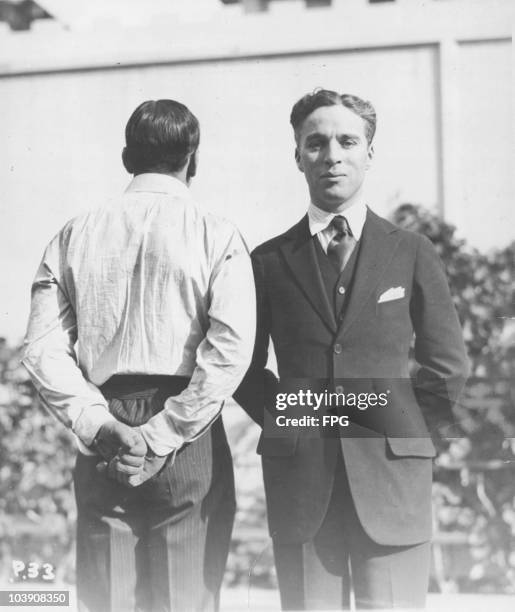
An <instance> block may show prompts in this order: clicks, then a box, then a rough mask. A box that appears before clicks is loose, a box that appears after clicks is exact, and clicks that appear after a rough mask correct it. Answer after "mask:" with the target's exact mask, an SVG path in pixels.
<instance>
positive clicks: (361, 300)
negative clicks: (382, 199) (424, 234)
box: [339, 209, 400, 336]
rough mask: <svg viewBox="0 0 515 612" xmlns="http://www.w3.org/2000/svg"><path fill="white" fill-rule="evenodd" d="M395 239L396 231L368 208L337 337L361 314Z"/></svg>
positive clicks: (382, 272)
mask: <svg viewBox="0 0 515 612" xmlns="http://www.w3.org/2000/svg"><path fill="white" fill-rule="evenodd" d="M399 240H400V236H399V234H398V232H397V228H396V227H395V226H394V225H392V224H391V223H388V222H387V221H385V220H384V219H381V217H378V216H377V215H376V214H375V213H373V212H372V211H371V210H370V209H368V211H367V218H366V221H365V225H364V227H363V234H362V236H361V245H360V250H359V255H358V261H357V263H356V270H355V274H354V283H353V286H352V291H351V293H350V296H349V302H348V304H347V308H346V309H345V313H344V316H343V321H342V323H341V328H340V333H339V335H340V336H342V335H344V334H345V333H346V331H347V330H348V329H349V327H350V326H351V325H352V323H353V322H354V321H355V320H356V318H357V317H358V315H359V314H360V313H361V312H362V311H363V306H364V305H365V302H366V301H367V300H368V299H369V298H370V296H371V295H372V293H373V291H374V290H375V288H376V287H377V285H378V283H379V281H380V280H381V277H382V276H383V274H384V272H385V270H386V268H387V267H388V265H389V264H390V261H391V259H392V257H393V254H394V252H395V249H396V248H397V245H398V243H399Z"/></svg>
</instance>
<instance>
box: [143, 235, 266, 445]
mask: <svg viewBox="0 0 515 612" xmlns="http://www.w3.org/2000/svg"><path fill="white" fill-rule="evenodd" d="M221 250H222V253H221V255H220V256H219V257H218V258H217V261H216V264H215V266H214V268H213V271H212V273H211V279H210V285H209V294H208V299H209V309H208V318H209V324H208V329H207V332H206V335H205V337H204V339H203V340H202V342H201V343H200V344H199V346H198V348H197V351H196V365H195V369H194V371H193V374H192V377H191V381H190V383H189V385H188V387H187V388H186V389H185V390H184V391H183V392H182V393H180V394H179V395H177V396H174V397H170V398H168V399H167V400H166V402H165V407H164V409H163V410H162V411H161V412H160V413H158V414H157V415H155V416H153V417H152V418H151V419H150V420H149V421H148V422H147V423H145V424H144V425H142V426H141V431H142V434H143V436H144V438H145V440H146V441H147V444H148V445H149V446H150V448H151V449H152V450H153V451H154V453H155V454H156V455H166V454H168V453H170V452H172V451H174V450H176V449H178V448H179V447H180V446H182V445H183V444H184V443H185V442H191V441H192V440H194V439H196V438H197V437H198V436H200V435H201V434H202V433H204V432H205V430H206V429H207V428H208V427H209V425H210V424H211V423H212V421H213V420H214V419H215V418H216V417H217V416H218V415H219V413H220V411H221V409H222V406H223V403H224V401H225V400H226V399H227V398H229V397H231V396H232V394H233V392H234V391H235V389H236V388H237V387H238V385H239V383H240V382H241V380H242V378H243V376H244V374H245V372H246V371H247V368H248V366H249V364H250V360H251V356H252V351H253V347H254V336H255V324H256V318H255V317H256V298H255V288H254V279H253V274H252V266H251V263H250V257H249V254H248V250H247V248H246V246H245V244H244V242H243V240H242V238H241V236H240V235H239V233H238V232H237V231H236V230H232V235H231V236H230V237H229V240H227V241H226V244H225V245H224V248H223V249H221Z"/></svg>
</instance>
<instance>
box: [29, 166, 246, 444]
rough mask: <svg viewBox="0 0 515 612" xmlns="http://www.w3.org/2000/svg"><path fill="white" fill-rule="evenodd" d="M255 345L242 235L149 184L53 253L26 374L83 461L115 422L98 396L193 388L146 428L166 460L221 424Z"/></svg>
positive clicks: (34, 308) (88, 217) (38, 299)
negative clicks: (129, 380)
mask: <svg viewBox="0 0 515 612" xmlns="http://www.w3.org/2000/svg"><path fill="white" fill-rule="evenodd" d="M254 333H255V289H254V280H253V274H252V267H251V264H250V258H249V254H248V250H247V248H246V246H245V244H244V242H243V240H242V238H241V236H240V234H239V232H238V231H237V230H236V228H235V227H234V226H233V225H232V224H230V223H229V222H228V221H226V220H224V219H222V218H220V217H217V216H214V215H212V214H208V213H205V212H203V211H202V209H201V208H200V207H199V206H198V205H197V203H196V202H195V201H194V200H193V198H192V196H191V194H190V191H189V189H188V188H187V187H186V185H184V184H183V183H182V182H180V181H179V180H177V179H175V178H172V177H170V176H166V175H162V174H150V173H149V174H142V175H139V176H137V177H135V178H134V179H133V180H132V182H131V183H130V184H129V187H128V188H127V190H126V192H125V193H124V194H123V196H122V197H121V198H120V199H119V200H118V201H115V202H113V203H111V204H109V205H107V206H104V207H102V208H99V209H97V210H95V211H92V212H90V213H87V214H84V215H81V216H79V217H77V218H76V219H73V220H72V221H70V222H69V223H67V224H66V225H65V226H64V228H63V229H62V230H61V231H60V232H59V233H58V234H57V236H56V237H55V238H54V239H53V240H52V241H51V242H50V244H49V245H48V247H47V249H46V251H45V253H44V256H43V260H42V262H41V265H40V267H39V269H38V271H37V274H36V278H35V280H34V284H33V286H32V305H31V314H30V319H29V325H28V331H27V335H26V339H25V344H24V354H23V359H22V363H23V364H24V365H25V367H26V368H27V370H28V371H29V373H30V375H31V378H32V380H33V382H34V384H35V386H36V388H37V390H38V392H39V395H40V397H41V398H42V400H43V402H44V404H45V405H46V406H47V407H48V408H49V409H50V411H51V412H53V413H54V414H55V415H56V416H57V417H58V418H59V419H60V420H61V421H62V422H64V423H65V425H67V426H68V427H70V428H71V429H72V430H73V432H74V433H75V434H76V436H77V437H78V439H79V447H80V448H81V450H82V451H83V452H87V449H86V448H84V446H85V447H88V446H89V445H90V444H91V443H92V442H93V440H94V437H95V435H96V433H97V432H98V430H99V428H100V427H101V425H102V424H103V423H105V422H106V421H108V420H110V419H113V418H114V417H112V416H111V415H110V413H109V412H108V406H107V402H106V400H105V399H104V397H103V395H102V394H101V392H100V390H99V389H98V387H99V386H100V385H102V383H104V382H105V381H107V380H108V379H109V378H110V377H111V376H113V375H115V374H165V375H176V376H187V377H191V381H190V383H189V385H188V387H187V388H186V389H185V390H184V391H183V392H182V393H180V394H179V395H177V396H175V397H170V398H168V399H167V400H166V402H165V406H164V409H163V410H162V411H161V412H160V413H158V414H156V415H154V416H153V417H152V418H151V419H150V420H149V421H148V422H147V423H146V424H144V425H142V426H141V431H142V434H143V436H144V438H145V440H146V442H147V444H148V445H149V446H150V448H151V449H152V450H153V451H154V452H155V453H156V454H158V455H165V454H168V453H169V452H172V451H173V450H176V449H177V448H179V447H180V446H181V445H182V444H184V443H185V442H188V441H191V440H193V439H194V438H195V436H196V435H198V434H199V433H202V432H203V431H204V429H205V428H206V426H208V425H209V423H210V422H211V421H212V420H213V419H214V418H216V416H217V415H218V414H219V412H220V410H221V408H222V405H223V402H224V400H225V399H227V398H228V397H230V396H231V395H232V393H233V392H234V391H235V389H236V387H237V386H238V384H239V383H240V381H241V379H242V378H243V375H244V374H245V372H246V370H247V368H248V366H249V363H250V359H251V356H252V350H253V344H254ZM76 343H77V346H75V345H76Z"/></svg>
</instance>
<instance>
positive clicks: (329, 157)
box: [324, 138, 343, 166]
mask: <svg viewBox="0 0 515 612" xmlns="http://www.w3.org/2000/svg"><path fill="white" fill-rule="evenodd" d="M342 158H343V148H342V146H341V145H340V143H339V142H338V141H337V140H336V139H335V138H334V139H331V140H330V141H329V142H328V143H327V147H326V151H325V158H324V161H325V162H326V164H328V165H329V166H332V165H333V164H336V163H338V162H340V161H342Z"/></svg>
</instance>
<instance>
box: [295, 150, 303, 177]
mask: <svg viewBox="0 0 515 612" xmlns="http://www.w3.org/2000/svg"><path fill="white" fill-rule="evenodd" d="M295 163H296V164H297V168H298V169H299V170H300V171H301V172H304V166H303V165H302V160H301V159H300V153H299V149H298V147H295Z"/></svg>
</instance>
